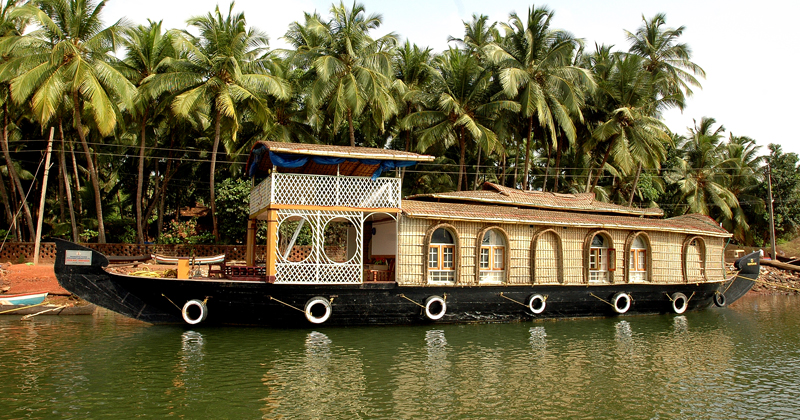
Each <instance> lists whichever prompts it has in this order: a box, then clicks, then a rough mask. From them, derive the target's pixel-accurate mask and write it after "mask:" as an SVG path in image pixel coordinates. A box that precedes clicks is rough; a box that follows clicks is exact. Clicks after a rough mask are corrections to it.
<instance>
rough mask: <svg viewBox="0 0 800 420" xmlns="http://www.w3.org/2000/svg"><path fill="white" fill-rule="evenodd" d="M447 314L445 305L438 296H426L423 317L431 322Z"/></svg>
mask: <svg viewBox="0 0 800 420" xmlns="http://www.w3.org/2000/svg"><path fill="white" fill-rule="evenodd" d="M446 312H447V303H446V302H445V301H444V299H442V298H441V297H439V296H436V295H434V296H428V298H427V299H425V317H426V318H428V319H430V320H431V321H438V320H440V319H442V317H443V316H444V314H445V313H446Z"/></svg>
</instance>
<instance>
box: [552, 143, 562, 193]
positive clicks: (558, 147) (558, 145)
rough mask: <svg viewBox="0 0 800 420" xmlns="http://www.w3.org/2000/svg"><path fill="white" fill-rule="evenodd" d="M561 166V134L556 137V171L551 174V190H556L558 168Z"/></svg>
mask: <svg viewBox="0 0 800 420" xmlns="http://www.w3.org/2000/svg"><path fill="white" fill-rule="evenodd" d="M560 168H561V136H560V135H559V136H558V137H556V173H555V175H553V192H558V178H560V177H559V176H558V175H559V169H560Z"/></svg>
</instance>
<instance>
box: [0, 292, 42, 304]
mask: <svg viewBox="0 0 800 420" xmlns="http://www.w3.org/2000/svg"><path fill="white" fill-rule="evenodd" d="M46 297H47V292H43V293H21V294H18V295H0V305H38V304H40V303H42V302H44V298H46Z"/></svg>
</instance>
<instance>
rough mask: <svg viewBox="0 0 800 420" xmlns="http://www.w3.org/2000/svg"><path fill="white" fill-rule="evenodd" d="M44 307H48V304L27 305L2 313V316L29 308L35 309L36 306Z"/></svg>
mask: <svg viewBox="0 0 800 420" xmlns="http://www.w3.org/2000/svg"><path fill="white" fill-rule="evenodd" d="M42 305H47V302H42V303H37V304H36V305H27V306H23V307H21V308H14V309H9V310H6V311H3V312H0V314H7V313H9V312H15V311H19V310H20V309H28V308H33V307H34V306H42Z"/></svg>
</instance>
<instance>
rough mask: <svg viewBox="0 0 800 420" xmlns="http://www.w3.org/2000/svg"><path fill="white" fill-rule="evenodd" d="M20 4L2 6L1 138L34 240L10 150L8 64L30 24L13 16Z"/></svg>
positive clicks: (10, 73)
mask: <svg viewBox="0 0 800 420" xmlns="http://www.w3.org/2000/svg"><path fill="white" fill-rule="evenodd" d="M20 3H22V2H21V1H20V0H7V1H6V2H5V4H0V34H1V35H2V37H3V38H2V41H0V51H2V52H3V62H2V70H0V80H2V84H0V92H1V94H2V99H1V101H2V104H3V132H2V137H1V138H0V148H2V151H3V157H4V158H5V160H6V168H7V171H8V176H9V180H10V181H11V183H12V185H13V188H12V191H17V193H18V194H19V196H20V203H21V204H22V209H23V210H24V215H25V221H26V222H27V225H28V233H29V235H30V237H31V238H33V236H34V235H35V232H34V225H33V217H32V216H31V211H30V208H29V207H28V202H27V200H25V195H24V194H25V190H23V189H22V183H21V182H20V177H19V175H18V174H17V171H16V168H15V167H14V164H13V163H12V161H11V153H10V151H9V148H8V134H9V133H8V131H9V115H8V111H9V110H8V103H9V102H10V97H9V83H8V81H9V80H10V79H11V78H12V77H13V76H15V75H16V74H15V73H14V71H13V69H10V68H9V65H8V62H9V61H10V60H9V59H10V56H11V54H13V50H14V41H15V40H17V39H19V37H20V36H21V35H22V33H23V32H24V30H25V27H26V25H27V23H28V20H27V19H25V18H21V17H18V16H12V12H13V11H14V10H15V9H16V8H17V7H18V6H19V5H20ZM6 205H9V202H6ZM9 223H11V221H9ZM17 240H22V238H19V237H18V238H17Z"/></svg>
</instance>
